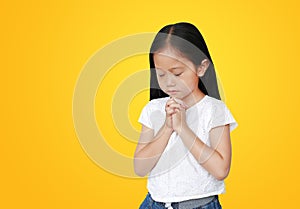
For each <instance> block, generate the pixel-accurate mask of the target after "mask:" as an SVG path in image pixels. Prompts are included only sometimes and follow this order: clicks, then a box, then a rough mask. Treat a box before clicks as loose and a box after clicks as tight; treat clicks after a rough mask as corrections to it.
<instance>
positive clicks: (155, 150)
mask: <svg viewBox="0 0 300 209" xmlns="http://www.w3.org/2000/svg"><path fill="white" fill-rule="evenodd" d="M172 133H173V130H172V129H170V128H168V127H166V126H165V125H163V126H162V127H161V129H160V130H159V131H158V132H157V134H156V135H155V137H154V138H153V139H152V140H151V141H150V142H148V143H147V145H146V146H145V147H143V148H142V149H141V150H139V151H138V152H136V153H135V156H134V167H135V172H136V173H137V174H138V175H139V176H145V175H147V174H148V173H149V172H150V171H151V170H152V169H153V167H154V166H155V165H156V163H157V162H158V160H159V159H160V156H161V154H162V153H163V151H164V149H165V148H166V146H167V144H168V141H169V138H170V136H171V134H172Z"/></svg>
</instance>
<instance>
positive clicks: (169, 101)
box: [166, 100, 175, 106]
mask: <svg viewBox="0 0 300 209" xmlns="http://www.w3.org/2000/svg"><path fill="white" fill-rule="evenodd" d="M173 103H175V101H174V100H168V101H167V103H166V106H170V105H171V104H173Z"/></svg>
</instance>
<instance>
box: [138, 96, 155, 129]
mask: <svg viewBox="0 0 300 209" xmlns="http://www.w3.org/2000/svg"><path fill="white" fill-rule="evenodd" d="M150 115H151V103H150V102H149V103H148V104H147V105H146V106H145V107H144V108H143V109H142V111H141V114H140V117H139V119H138V122H140V123H141V124H143V125H145V126H147V127H148V128H151V129H153V124H152V122H151V120H150Z"/></svg>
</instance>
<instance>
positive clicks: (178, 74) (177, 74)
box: [174, 73, 182, 76]
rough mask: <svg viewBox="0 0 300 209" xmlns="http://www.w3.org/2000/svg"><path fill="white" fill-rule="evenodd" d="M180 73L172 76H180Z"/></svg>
mask: <svg viewBox="0 0 300 209" xmlns="http://www.w3.org/2000/svg"><path fill="white" fill-rule="evenodd" d="M181 74H182V73H176V74H174V75H175V76H180V75H181Z"/></svg>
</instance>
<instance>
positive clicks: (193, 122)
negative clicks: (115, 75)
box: [134, 23, 237, 209]
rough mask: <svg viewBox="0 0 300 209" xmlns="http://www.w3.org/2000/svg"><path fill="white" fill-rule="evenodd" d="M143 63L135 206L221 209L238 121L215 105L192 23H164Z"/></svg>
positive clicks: (204, 53)
mask: <svg viewBox="0 0 300 209" xmlns="http://www.w3.org/2000/svg"><path fill="white" fill-rule="evenodd" d="M149 59H150V67H151V79H150V101H149V102H148V104H147V105H146V106H145V107H144V108H143V110H142V112H141V115H140V118H139V122H140V123H141V124H142V130H141V134H140V139H139V143H138V145H137V147H136V151H135V155H134V168H135V172H136V174H137V175H139V176H145V175H147V174H148V173H149V176H148V182H147V188H148V191H149V192H148V194H147V196H146V198H145V200H144V201H143V202H142V204H141V206H140V209H148V208H149V209H150V208H154V209H160V208H169V209H170V208H174V209H200V208H205V209H214V208H218V209H219V208H222V207H221V204H220V202H219V199H218V194H221V193H224V192H225V186H224V181H223V180H224V179H225V178H226V177H227V175H228V173H229V170H230V162H231V143H230V132H231V131H232V130H233V129H235V128H236V127H237V123H236V121H235V119H234V118H233V116H232V114H231V113H230V111H229V109H228V108H227V106H226V105H225V103H224V102H222V101H221V100H220V95H219V91H218V85H217V80H216V74H215V71H214V67H213V62H212V59H211V57H210V55H209V52H208V49H207V46H206V44H205V41H204V39H203V37H202V35H201V33H200V32H199V31H198V29H197V28H196V27H195V26H194V25H192V24H190V23H177V24H172V25H167V26H165V27H163V28H162V29H161V30H160V31H159V32H158V34H157V35H156V37H155V39H154V41H153V43H152V46H151V49H150V54H149Z"/></svg>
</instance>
